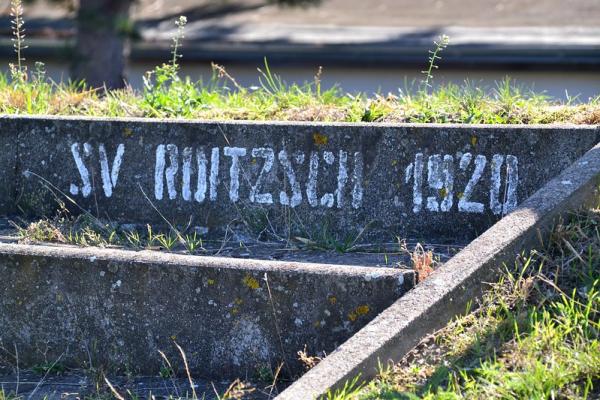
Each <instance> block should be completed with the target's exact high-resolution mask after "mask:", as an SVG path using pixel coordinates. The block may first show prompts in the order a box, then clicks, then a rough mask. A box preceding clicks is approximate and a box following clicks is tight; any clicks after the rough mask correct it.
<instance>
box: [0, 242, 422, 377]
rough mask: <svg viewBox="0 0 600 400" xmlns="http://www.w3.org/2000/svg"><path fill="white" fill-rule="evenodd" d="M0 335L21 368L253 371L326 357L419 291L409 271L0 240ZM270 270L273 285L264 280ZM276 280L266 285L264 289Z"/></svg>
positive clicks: (289, 368)
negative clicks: (303, 355) (179, 365)
mask: <svg viewBox="0 0 600 400" xmlns="http://www.w3.org/2000/svg"><path fill="white" fill-rule="evenodd" d="M0 276H1V277H2V279H1V280H0V293H2V296H1V298H0V342H1V343H2V344H3V346H5V347H6V348H10V349H13V348H14V347H13V346H16V348H17V349H18V352H19V355H20V359H19V366H20V367H21V368H24V367H31V366H34V365H39V364H43V363H48V362H53V361H55V360H57V359H60V363H61V364H62V365H65V366H71V367H85V366H93V367H96V368H101V369H102V370H106V371H107V372H113V373H118V372H121V373H122V372H125V371H129V372H133V373H138V374H139V373H141V374H148V373H153V374H155V373H157V372H158V371H159V370H160V367H161V357H160V355H159V353H158V350H162V351H164V352H165V353H166V354H167V356H168V357H169V358H170V359H171V360H173V361H175V360H179V356H178V355H177V352H176V349H175V347H174V346H173V344H172V341H173V340H176V341H177V343H179V344H180V345H181V346H182V347H183V348H184V349H185V351H186V352H187V358H188V361H189V363H190V367H191V369H192V370H193V371H194V373H196V374H198V375H199V376H204V377H216V378H228V377H229V378H236V377H245V376H248V377H253V376H256V375H257V374H258V373H259V371H260V370H261V368H265V367H270V368H273V369H275V368H276V367H277V365H278V363H279V362H280V361H282V360H284V361H285V362H286V369H285V370H284V371H283V372H284V373H287V374H292V375H295V374H297V373H298V372H299V371H301V366H300V365H299V362H298V361H297V355H296V352H297V351H299V350H302V349H303V348H304V346H305V345H307V348H308V349H309V351H310V352H311V354H315V353H316V352H320V351H327V352H330V351H332V350H333V349H335V347H337V345H339V344H340V343H341V342H342V341H344V340H346V339H347V338H348V337H349V336H351V335H352V334H353V333H354V332H356V331H357V330H358V329H359V328H360V327H362V326H364V325H365V323H366V322H367V321H369V320H370V319H371V318H372V317H373V316H374V315H377V314H378V313H379V312H381V311H382V310H384V309H385V308H386V307H387V306H389V305H390V304H391V303H392V302H393V301H394V300H395V299H397V298H398V297H399V296H401V295H402V294H403V293H404V292H405V291H407V290H408V289H409V288H411V287H412V286H413V282H414V273H413V272H412V271H407V270H400V269H392V268H370V267H356V266H344V265H341V266H337V265H321V264H307V263H292V262H290V263H283V262H274V261H257V260H240V259H229V258H218V257H199V256H185V255H174V254H165V253H159V252H150V251H142V252H132V251H126V250H109V249H98V248H75V247H70V246H47V245H45V246H35V245H19V244H6V243H0ZM265 277H266V278H267V280H265ZM267 281H268V285H269V286H268V287H267Z"/></svg>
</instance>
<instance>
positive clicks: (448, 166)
mask: <svg viewBox="0 0 600 400" xmlns="http://www.w3.org/2000/svg"><path fill="white" fill-rule="evenodd" d="M453 163H454V158H453V157H452V156H450V155H445V156H444V157H443V159H442V156H441V154H434V155H432V156H430V157H429V159H428V161H427V183H428V185H429V187H430V188H431V189H434V190H435V191H436V192H437V195H436V196H429V197H427V209H428V210H429V211H440V210H441V211H443V212H448V211H450V209H451V208H452V203H453V196H454V194H453V189H454V175H453V174H454V171H453V166H454V165H453ZM438 195H441V197H442V202H441V204H440V203H438Z"/></svg>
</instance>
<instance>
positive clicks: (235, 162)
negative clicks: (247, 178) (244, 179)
mask: <svg viewBox="0 0 600 400" xmlns="http://www.w3.org/2000/svg"><path fill="white" fill-rule="evenodd" d="M223 154H225V155H226V156H227V157H231V167H229V200H231V201H232V202H234V203H235V202H237V201H238V200H239V198H240V194H239V190H240V157H244V156H245V155H246V149H244V148H242V147H225V148H223Z"/></svg>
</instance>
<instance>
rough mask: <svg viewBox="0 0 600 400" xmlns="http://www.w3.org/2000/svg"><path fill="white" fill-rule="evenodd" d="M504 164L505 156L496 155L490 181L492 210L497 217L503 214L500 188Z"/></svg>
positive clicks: (491, 167) (491, 164)
mask: <svg viewBox="0 0 600 400" xmlns="http://www.w3.org/2000/svg"><path fill="white" fill-rule="evenodd" d="M503 163H504V156H503V155H501V154H494V155H493V156H492V161H491V163H490V169H491V170H492V175H491V179H490V209H491V210H492V212H493V213H494V214H496V215H498V214H500V213H502V203H501V202H500V186H501V180H502V177H501V173H502V164H503Z"/></svg>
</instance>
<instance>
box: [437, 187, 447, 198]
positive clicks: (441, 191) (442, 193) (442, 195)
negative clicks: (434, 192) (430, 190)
mask: <svg viewBox="0 0 600 400" xmlns="http://www.w3.org/2000/svg"><path fill="white" fill-rule="evenodd" d="M438 192H439V194H440V197H446V195H447V194H448V191H447V190H446V188H441V189H440V190H439V191H438Z"/></svg>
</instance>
